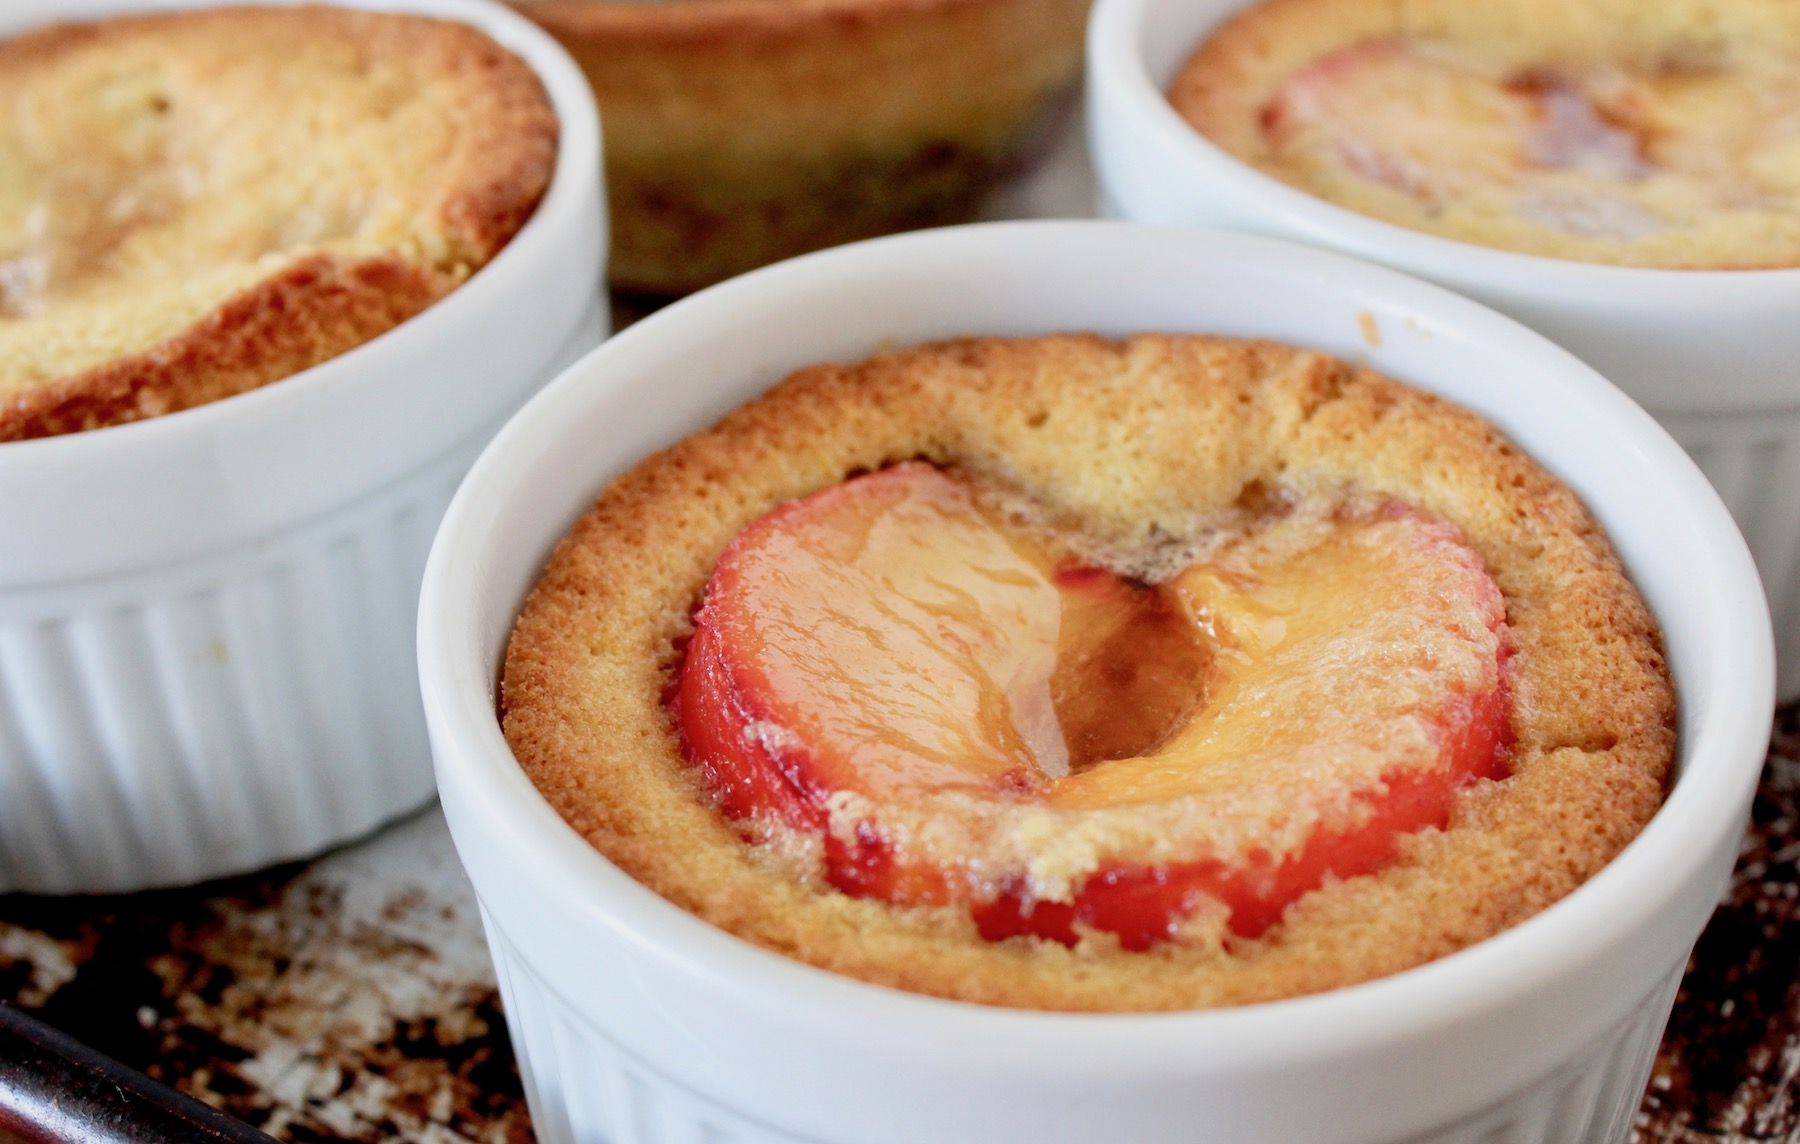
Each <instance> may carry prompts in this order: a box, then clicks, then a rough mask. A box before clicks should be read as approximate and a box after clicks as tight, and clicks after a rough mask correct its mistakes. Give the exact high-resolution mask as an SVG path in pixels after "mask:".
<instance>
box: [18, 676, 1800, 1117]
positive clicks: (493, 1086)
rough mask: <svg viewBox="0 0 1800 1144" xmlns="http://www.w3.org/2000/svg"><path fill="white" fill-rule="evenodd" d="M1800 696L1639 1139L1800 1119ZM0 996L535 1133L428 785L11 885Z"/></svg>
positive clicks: (94, 1037)
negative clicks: (280, 845) (25, 889)
mask: <svg viewBox="0 0 1800 1144" xmlns="http://www.w3.org/2000/svg"><path fill="white" fill-rule="evenodd" d="M1797 821H1800V704H1796V705H1793V706H1789V707H1787V708H1784V709H1783V710H1782V711H1780V712H1778V713H1777V717H1776V721H1775V728H1774V735H1773V739H1772V747H1771V751H1770V757H1769V764H1768V767H1767V769H1766V770H1765V772H1764V775H1763V783H1762V789H1761V793H1760V795H1759V797H1758V799H1757V803H1756V811H1755V818H1754V822H1753V825H1752V829H1751V831H1750V833H1749V836H1748V838H1747V839H1746V844H1745V849H1744V854H1743V858H1742V860H1741V862H1740V864H1739V868H1738V874H1737V877H1736V878H1735V879H1734V881H1733V883H1732V888H1731V891H1730V893H1729V895H1728V896H1727V898H1726V900H1725V902H1724V903H1723V904H1722V905H1721V906H1720V908H1719V911H1718V913H1717V914H1716V915H1715V916H1714V918H1713V921H1712V924H1711V926H1710V927H1709V928H1708V929H1707V931H1706V934H1705V936H1703V937H1702V938H1701V940H1700V944H1699V946H1698V948H1697V949H1696V951H1695V955H1694V959H1693V962H1692V963H1691V965H1690V967H1689V971H1688V976H1687V982H1686V985H1685V986H1684V988H1683V990H1682V992H1681V996H1680V998H1679V1000H1678V1001H1677V1002H1676V1006H1675V1014H1674V1018H1673V1020H1672V1021H1671V1023H1670V1026H1669V1031H1668V1035H1667V1037H1666V1038H1665V1040H1664V1043H1663V1051H1662V1054H1661V1057H1660V1059H1659V1060H1658V1062H1657V1066H1656V1073H1655V1076H1654V1077H1653V1078H1652V1080H1651V1084H1650V1088H1649V1091H1648V1092H1647V1093H1646V1095H1645V1099H1644V1105H1643V1109H1642V1112H1641V1114H1640V1116H1639V1119H1638V1125H1637V1138H1638V1140H1639V1141H1642V1142H1644V1144H1702V1142H1705V1144H1749V1142H1750V1141H1770V1140H1776V1141H1789V1142H1800V1108H1796V1098H1795V1092H1794V1085H1795V1078H1796V1073H1800V983H1797V980H1796V978H1797V975H1800V969H1797V967H1800V903H1797V902H1796V896H1797V887H1800V868H1797V865H1796V863H1797V860H1800V843H1796V842H1795V840H1794V830H1795V824H1796V822H1797ZM0 996H5V997H8V998H10V999H13V1000H15V1001H16V1002H18V1003H19V1004H21V1005H23V1006H25V1007H27V1008H29V1009H32V1010H35V1011H36V1012H37V1014H38V1015H39V1016H40V1017H42V1018H44V1019H45V1020H46V1021H48V1022H49V1023H50V1024H52V1025H55V1026H57V1027H59V1028H61V1029H62V1030H64V1031H65V1032H68V1033H70V1034H72V1035H73V1036H75V1037H76V1038H78V1039H79V1040H82V1041H85V1042H86V1043H87V1044H89V1045H91V1046H92V1047H94V1048H96V1049H99V1050H100V1051H102V1052H105V1053H107V1054H109V1055H111V1056H114V1057H116V1058H118V1059H119V1060H121V1061H123V1062H125V1063H126V1064H128V1065H131V1066H132V1067H134V1068H137V1069H141V1070H143V1071H144V1072H147V1073H149V1074H150V1075H151V1076H153V1077H156V1078H157V1079H159V1080H162V1081H164V1082H166V1083H169V1084H171V1085H173V1086H174V1087H175V1088H177V1089H179V1090H181V1091H182V1092H185V1093H187V1094H189V1095H191V1096H195V1097H198V1098H200V1099H201V1100H204V1101H206V1102H207V1103H209V1104H212V1105H214V1106H216V1107H219V1108H221V1109H224V1110H225V1111H226V1112H229V1113H231V1114H232V1115H235V1116H237V1117H239V1118H241V1119H243V1120H246V1121H248V1122H250V1123H251V1124H254V1125H256V1126H258V1127H260V1128H262V1129H263V1130H264V1131H266V1132H268V1133H270V1134H271V1135H273V1136H275V1137H277V1138H279V1139H283V1140H292V1141H321V1142H322V1141H386V1140H395V1139H403V1140H417V1141H425V1142H428V1144H437V1142H453V1141H482V1142H492V1144H504V1142H511V1141H525V1140H529V1139H530V1128H529V1119H528V1116H527V1113H526V1110H525V1102H524V1097H523V1096H522V1094H521V1089H520V1084H519V1078H518V1074H517V1070H516V1068H515V1066H514V1062H513V1056H512V1051H511V1048H510V1047H509V1045H508V1042H507V1039H506V1030H505V1025H504V1022H503V1018H502V1017H501V1014H500V1008H499V998H498V995H497V993H496V991H495V986H494V978H493V971H492V968H491V966H490V964H489V962H488V957H487V951H486V949H485V947H484V946H483V944H482V937H481V928H480V920H479V918H478V916H477V913H476V909H475V901H474V896H473V893H472V891H471V890H470V888H469V885H468V883H467V882H466V881H465V880H464V878H463V875H462V872H461V869H460V867H458V866H457V863H456V857H455V854H454V852H453V851H452V849H451V846H450V839H449V836H448V834H447V833H446V831H445V829H444V823H443V819H442V818H441V817H440V816H439V814H438V813H437V811H436V810H435V809H433V810H429V811H426V812H424V813H422V814H419V815H416V816H414V817H413V818H410V819H408V820H406V821H404V822H401V823H399V824H398V825H396V826H393V827H391V828H389V829H388V830H386V831H384V832H383V833H382V834H380V835H378V836H377V837H375V838H374V839H372V840H370V841H367V842H364V843H362V844H359V845H356V846H352V847H349V848H347V849H344V850H341V851H339V852H337V853H335V854H332V855H328V856H327V857H325V858H323V859H321V860H319V861H317V862H314V863H313V864H311V865H310V866H305V867H290V868H287V869H285V870H281V871H274V872H270V873H267V874H264V875H260V876H257V877H251V878H244V879H237V880H233V881H229V882H221V883H214V884H212V885H210V886H206V887H201V888H198V889H192V890H181V891H165V892H158V893H151V894H139V895H126V896H120V897H112V898H69V899H55V898H34V897H28V896H13V897H0Z"/></svg>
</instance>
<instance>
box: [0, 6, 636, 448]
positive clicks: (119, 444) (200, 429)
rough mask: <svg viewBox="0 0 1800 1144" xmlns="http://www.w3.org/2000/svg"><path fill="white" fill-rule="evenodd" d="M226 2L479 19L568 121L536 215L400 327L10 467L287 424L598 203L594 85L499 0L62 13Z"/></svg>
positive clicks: (484, 292)
mask: <svg viewBox="0 0 1800 1144" xmlns="http://www.w3.org/2000/svg"><path fill="white" fill-rule="evenodd" d="M227 2H231V3H249V4H255V5H258V6H262V7H284V8H285V7H298V6H300V5H302V4H309V3H323V4H327V5H331V6H337V7H347V8H362V9H368V10H376V11H386V12H405V13H412V14H419V15H425V16H435V17H437V18H440V19H448V20H453V21H456V22H459V23H463V24H467V25H469V26H471V27H474V28H476V29H477V30H478V31H480V32H482V33H483V34H485V35H487V36H489V37H490V38H492V39H493V40H495V42H497V43H499V44H500V45H501V46H502V47H504V48H506V49H507V50H509V51H511V52H513V53H514V54H515V55H517V56H518V57H519V58H520V59H522V60H524V61H525V63H526V64H527V65H528V66H529V67H530V68H531V69H532V72H533V73H534V74H535V75H536V76H537V77H538V80H539V82H541V83H542V84H543V85H544V91H545V93H546V95H547V96H548V97H549V99H550V103H551V107H552V109H553V110H554V111H555V112H556V117H557V125H558V126H557V149H556V166H555V169H554V170H553V171H552V173H551V178H550V183H549V185H548V186H546V187H545V189H544V194H543V197H542V198H541V199H539V201H538V204H537V207H536V208H535V209H534V210H533V211H532V213H531V217H530V218H528V219H526V221H525V224H524V225H523V226H522V227H520V228H519V230H518V232H517V233H515V234H514V235H513V236H512V238H511V239H510V240H508V241H507V243H506V245H505V246H503V247H502V248H501V249H500V251H499V252H498V253H496V254H495V255H494V257H493V258H491V259H489V260H488V261H487V262H486V263H485V264H483V265H482V266H480V267H478V268H477V269H476V271H475V273H473V274H471V275H470V276H469V278H468V279H467V280H466V281H464V282H463V283H462V284H461V285H459V286H458V287H457V288H456V289H455V290H452V291H451V292H450V293H449V294H447V295H445V296H444V297H442V298H440V299H438V300H437V301H436V302H435V303H433V304H432V305H430V306H428V307H426V308H425V309H424V310H422V311H421V312H419V313H417V314H415V315H413V316H412V317H411V318H409V319H407V320H406V321H404V322H402V323H400V324H399V325H397V326H395V327H393V328H392V329H390V330H387V331H384V332H383V333H381V334H379V335H377V336H376V337H374V338H371V339H370V340H369V341H366V342H364V343H362V344H361V345H358V346H353V347H352V348H350V349H349V350H346V351H345V352H343V353H341V354H338V355H337V356H335V357H332V358H330V359H327V360H326V361H323V362H320V363H319V364H317V365H314V366H311V367H309V368H307V369H304V370H301V371H300V372H298V373H295V374H291V375H289V376H287V377H283V378H280V379H278V380H277V381H274V382H270V383H269V384H267V385H262V386H258V387H257V388H255V389H252V390H248V391H246V392H243V393H238V394H233V395H232V396H230V397H224V398H220V399H219V400H217V401H209V402H206V403H205V404H202V405H197V406H194V407H192V408H189V409H182V410H177V411H175V412H173V413H167V414H162V415H160V416H157V417H149V418H145V419H143V420H140V421H131V422H126V423H124V424H120V425H108V426H102V427H100V428H97V429H89V430H83V431H80V432H75V433H59V434H54V435H51V436H47V437H33V438H29V439H26V440H22V441H7V442H0V472H4V470H5V468H6V467H7V466H8V465H18V466H21V467H25V466H30V467H33V468H35V467H37V466H43V465H46V464H67V465H71V466H81V465H84V464H87V463H89V462H88V460H87V458H88V457H89V456H90V455H91V454H90V451H92V450H107V449H115V450H116V449H136V450H140V451H152V450H157V449H172V450H179V449H182V448H185V447H186V446H187V445H188V444H189V443H191V442H195V441H198V440H202V439H205V438H207V437H210V436H213V435H215V434H219V433H226V432H231V431H232V428H233V426H234V424H236V423H239V422H259V423H260V422H267V421H279V420H281V419H283V418H284V417H286V416H288V409H287V407H288V406H291V405H295V404H302V403H305V402H308V401H313V400H317V399H319V398H320V397H321V396H323V394H322V393H321V392H320V391H326V390H330V389H333V388H337V387H340V386H343V385H349V384H354V383H355V379H356V378H357V377H358V376H362V375H365V374H368V373H379V372H381V371H383V370H386V369H390V368H394V367H396V366H398V365H401V364H402V363H404V361H405V360H406V359H407V358H408V357H409V356H412V355H414V354H415V353H416V352H417V348H418V347H419V346H420V345H423V344H428V343H430V342H432V341H434V340H435V339H436V338H437V336H438V334H437V331H438V329H439V328H448V327H451V326H455V325H458V324H462V323H465V322H467V321H469V320H471V319H472V318H474V317H475V316H476V315H477V314H478V313H479V312H480V311H481V310H484V309H488V308H490V307H491V306H492V305H493V304H494V302H495V301H496V300H498V299H499V298H501V297H503V296H504V295H505V293H506V291H507V290H508V286H509V284H508V282H507V281H506V279H509V278H512V277H515V276H517V275H518V274H520V273H523V272H524V271H525V270H526V269H528V267H527V266H526V263H528V262H530V261H532V260H538V259H542V258H543V257H544V256H545V255H546V254H547V253H548V252H549V251H550V250H551V248H552V247H553V246H554V243H555V239H556V234H558V233H560V232H562V231H565V230H567V229H568V228H569V227H570V226H572V225H574V224H575V223H576V221H577V218H578V213H579V212H582V211H583V210H584V203H586V202H587V201H588V197H587V196H586V195H585V194H584V191H585V189H586V187H587V186H588V185H589V184H591V183H593V182H594V181H596V180H597V179H598V178H599V170H600V146H601V144H600V116H599V109H598V107H597V106H596V105H595V103H594V98H593V91H592V88H590V87H589V86H588V83H587V80H586V78H585V77H584V76H583V75H582V73H581V70H580V68H579V67H578V66H577V65H576V64H575V61H574V60H573V59H572V58H571V57H570V56H569V55H568V53H567V52H566V51H565V50H564V49H563V47H562V46H561V45H560V44H558V43H557V42H556V41H555V39H553V38H552V37H551V36H550V35H549V33H547V32H545V31H544V30H543V29H541V28H539V27H538V26H537V25H535V24H533V23H532V22H531V21H530V20H528V19H526V18H525V17H524V16H522V15H520V14H519V13H517V12H515V11H513V10H512V9H511V8H508V7H506V6H505V5H504V4H501V3H499V2H498V0H201V2H189V0H89V4H88V5H84V7H83V9H82V10H81V11H79V12H72V13H69V14H68V15H67V16H66V17H64V16H62V15H60V14H59V15H58V16H56V17H54V19H58V20H62V19H67V20H77V21H79V20H83V19H93V18H100V12H99V11H98V10H99V9H105V10H106V11H109V12H114V13H126V12H148V11H166V10H169V9H172V8H189V7H195V8H200V7H220V6H223V5H224V4H225V3H227ZM90 13H91V15H90ZM32 26H35V25H34V24H31V23H25V24H21V25H19V26H18V27H19V28H20V29H23V28H29V27H32ZM11 34H13V31H12V30H11V29H10V28H7V29H0V35H11Z"/></svg>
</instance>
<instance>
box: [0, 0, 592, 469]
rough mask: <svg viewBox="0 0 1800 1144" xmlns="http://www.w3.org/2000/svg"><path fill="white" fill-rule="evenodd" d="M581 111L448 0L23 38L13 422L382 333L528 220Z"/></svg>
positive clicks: (12, 116) (9, 314)
mask: <svg viewBox="0 0 1800 1144" xmlns="http://www.w3.org/2000/svg"><path fill="white" fill-rule="evenodd" d="M556 131H557V125H556V119H555V115H554V113H553V111H552V110H551V108H550V106H549V103H548V100H547V97H546V96H545V94H544V91H543V89H542V86H541V85H540V83H539V82H538V80H537V77H536V75H535V74H534V73H533V72H532V71H531V69H530V68H529V67H528V66H527V65H526V64H525V63H524V62H523V61H522V60H520V59H518V58H517V57H515V56H513V55H512V54H511V53H509V52H507V51H506V50H505V49H503V48H501V47H500V46H499V45H498V44H496V43H494V42H493V41H492V40H491V39H490V38H488V37H487V36H486V35H484V34H482V33H481V32H479V31H477V30H475V29H473V28H471V27H468V26H465V25H461V24H456V23H451V22H447V21H443V20H437V19H429V18H424V17H417V16H402V15H394V14H389V13H379V12H367V11H357V10H352V9H339V8H328V7H301V8H224V9H212V10H203V11H192V12H181V13H170V14H155V15H142V16H129V17H120V18H116V19H112V20H107V21H102V22H99V23H93V24H80V25H57V26H51V27H47V28H43V29H40V30H37V31H33V32H28V33H26V34H23V35H20V36H16V37H14V38H12V39H10V40H7V41H5V42H4V43H0V401H3V402H4V405H0V440H5V439H9V438H15V437H20V436H38V435H42V434H44V433H55V432H66V431H70V430H73V429H81V428H88V427H93V426H95V425H103V424H111V423H114V422H116V421H119V420H132V419H135V418H137V417H140V416H147V415H150V414H153V413H159V412H166V411H168V410H169V409H174V408H183V407H185V406H188V405H192V404H197V403H198V402H200V401H205V400H211V399H213V398H216V397H220V396H225V395H227V394H229V393H233V392H238V391H240V390H242V389H247V388H251V387H253V386H255V385H258V384H262V383H264V382H266V381H270V380H274V379H275V378H276V377H280V376H285V375H286V374H289V373H292V372H295V371H296V370H298V369H304V368H306V367H307V366H309V365H312V364H315V363H316V362H318V361H321V360H323V359H325V358H327V357H330V356H333V355H335V354H337V353H341V352H343V351H344V350H346V349H349V348H350V347H351V346H354V345H356V344H358V343H360V342H362V341H366V340H367V339H368V338H370V337H373V336H375V335H376V334H378V333H381V332H382V331H383V330H385V329H387V328H389V327H391V326H392V325H394V324H396V323H398V322H399V321H402V320H404V319H405V318H406V317H407V316H410V315H411V314H412V313H416V312H417V311H418V310H421V309H423V308H424V307H425V306H426V305H429V304H430V302H431V301H432V300H434V299H435V298H437V297H440V296H442V295H443V294H445V293H447V292H448V291H449V290H451V289H453V288H454V287H455V286H456V285H457V284H458V283H460V282H462V281H463V280H464V279H466V278H467V277H468V276H469V275H470V274H471V273H472V272H473V271H474V270H475V269H476V268H478V267H480V266H481V265H482V264H483V263H485V262H486V261H487V260H488V259H490V258H492V257H493V256H494V254H495V253H496V252H497V251H498V250H499V249H500V248H501V247H502V246H504V245H505V244H506V242H507V241H508V240H509V239H510V238H511V237H512V236H513V234H514V233H515V232H517V230H518V229H519V228H520V227H521V226H522V225H523V224H524V222H525V220H526V219H527V218H528V217H529V216H530V214H531V212H532V211H533V209H535V206H536V204H537V201H538V199H539V198H540V197H541V196H542V194H543V192H544V189H545V188H546V187H547V185H548V183H549V178H550V174H551V171H552V169H553V166H554V162H555V151H556ZM175 361H180V362H181V363H182V365H181V368H179V369H172V368H171V367H170V365H169V363H171V362H175Z"/></svg>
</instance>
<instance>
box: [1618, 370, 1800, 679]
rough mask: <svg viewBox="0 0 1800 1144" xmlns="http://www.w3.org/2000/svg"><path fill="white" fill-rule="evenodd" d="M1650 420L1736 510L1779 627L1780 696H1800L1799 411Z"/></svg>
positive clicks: (1665, 414)
mask: <svg viewBox="0 0 1800 1144" xmlns="http://www.w3.org/2000/svg"><path fill="white" fill-rule="evenodd" d="M1650 412H1651V413H1652V414H1653V415H1654V416H1655V417H1656V419H1657V420H1658V421H1659V422H1661V423H1662V425H1663V427H1664V428H1665V429H1667V430H1668V431H1669V435H1670V436H1672V437H1674V438H1675V440H1677V441H1678V442H1680V443H1681V447H1682V448H1684V449H1686V450H1687V452H1688V455H1689V456H1690V457H1692V458H1693V459H1694V462H1695V463H1696V464H1698V465H1699V466H1700V471H1701V472H1703V473H1705V474H1706V479H1707V480H1709V481H1711V482H1712V486H1713V488H1714V489H1716V490H1717V491H1718V493H1719V498H1720V499H1721V500H1723V501H1724V502H1725V505H1726V507H1727V508H1729V509H1730V510H1731V515H1732V518H1733V519H1734V520H1736V521H1737V525H1738V528H1739V529H1741V530H1742V531H1743V533H1744V539H1745V541H1747V542H1748V543H1749V545H1750V553H1751V555H1753V556H1754V557H1755V558H1756V569H1757V571H1758V572H1759V573H1761V575H1762V581H1763V591H1764V592H1766V593H1767V594H1768V597H1769V613H1770V616H1771V618H1772V619H1773V621H1774V625H1775V653H1776V663H1777V671H1776V691H1777V693H1778V694H1780V695H1796V694H1800V405H1796V406H1795V407H1794V408H1790V409H1780V408H1770V409H1768V410H1764V411H1757V412H1751V413H1743V412H1722V413H1698V412H1690V411H1684V410H1669V409H1657V408H1655V407H1654V406H1652V407H1650Z"/></svg>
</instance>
